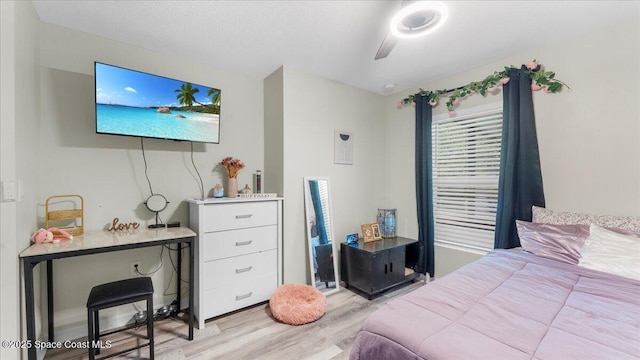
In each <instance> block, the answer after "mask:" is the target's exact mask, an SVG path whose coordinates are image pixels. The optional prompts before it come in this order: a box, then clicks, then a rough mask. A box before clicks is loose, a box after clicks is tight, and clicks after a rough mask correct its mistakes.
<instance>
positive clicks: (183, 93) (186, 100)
mask: <svg viewBox="0 0 640 360" xmlns="http://www.w3.org/2000/svg"><path fill="white" fill-rule="evenodd" d="M199 91H200V89H198V88H194V87H193V85H191V83H184V84H182V85H180V89H177V90H176V91H175V92H177V93H178V95H176V99H178V101H180V105H184V106H189V107H191V106H193V103H194V102H195V103H197V102H198V101H196V97H195V96H194V95H195V94H196V93H197V92H199Z"/></svg>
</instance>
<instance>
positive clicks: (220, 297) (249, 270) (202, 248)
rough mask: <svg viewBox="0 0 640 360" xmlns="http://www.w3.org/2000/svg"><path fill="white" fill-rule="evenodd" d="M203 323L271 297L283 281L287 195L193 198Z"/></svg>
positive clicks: (192, 225) (198, 300) (197, 284)
mask: <svg viewBox="0 0 640 360" xmlns="http://www.w3.org/2000/svg"><path fill="white" fill-rule="evenodd" d="M187 202H188V203H189V226H190V228H191V229H192V230H193V231H194V232H195V233H196V234H197V239H196V242H195V244H196V245H195V279H194V281H195V301H194V308H195V309H194V311H195V316H196V319H197V321H198V328H200V329H202V328H204V321H205V320H206V319H209V318H212V317H214V316H218V315H222V314H225V313H228V312H231V311H234V310H238V309H241V308H244V307H247V306H250V305H254V304H257V303H259V302H263V301H267V300H269V297H271V294H272V293H273V291H274V290H275V289H277V288H278V286H279V285H280V284H281V283H282V198H257V199H240V198H238V199H230V198H221V199H204V200H197V199H188V200H187Z"/></svg>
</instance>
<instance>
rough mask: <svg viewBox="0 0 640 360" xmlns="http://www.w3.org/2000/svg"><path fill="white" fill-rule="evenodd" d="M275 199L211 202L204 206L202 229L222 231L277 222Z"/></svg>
mask: <svg viewBox="0 0 640 360" xmlns="http://www.w3.org/2000/svg"><path fill="white" fill-rule="evenodd" d="M277 209H278V205H277V203H276V202H275V201H263V202H252V203H237V204H235V203H227V204H212V205H206V206H205V207H204V224H203V225H204V231H205V232H211V231H222V230H232V229H242V228H248V227H256V226H264V225H274V224H277V223H278V211H277Z"/></svg>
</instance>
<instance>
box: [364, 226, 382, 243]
mask: <svg viewBox="0 0 640 360" xmlns="http://www.w3.org/2000/svg"><path fill="white" fill-rule="evenodd" d="M360 228H361V230H362V238H363V239H364V242H370V241H376V240H382V233H381V232H380V225H378V223H371V224H362V225H360Z"/></svg>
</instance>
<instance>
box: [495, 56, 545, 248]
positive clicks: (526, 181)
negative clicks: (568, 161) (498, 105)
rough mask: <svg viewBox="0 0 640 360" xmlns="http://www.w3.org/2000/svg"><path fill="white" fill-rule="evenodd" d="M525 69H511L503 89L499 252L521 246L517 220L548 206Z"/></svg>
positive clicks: (529, 218)
mask: <svg viewBox="0 0 640 360" xmlns="http://www.w3.org/2000/svg"><path fill="white" fill-rule="evenodd" d="M525 70H526V67H525V66H522V68H521V69H520V70H518V69H511V71H510V72H509V79H510V80H509V82H508V83H507V84H505V85H504V86H503V106H502V109H503V124H502V145H501V146H502V148H501V151H500V175H499V178H498V209H497V212H496V229H495V241H494V247H495V248H496V249H509V248H513V247H517V246H520V240H519V239H518V233H517V231H516V224H515V221H516V219H518V220H525V221H531V206H532V205H536V206H540V207H544V205H545V203H544V191H543V188H542V171H541V170H540V154H539V152H538V137H537V134H536V122H535V116H534V113H533V98H532V93H531V78H530V77H529V75H528V74H527V72H526V71H525Z"/></svg>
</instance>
